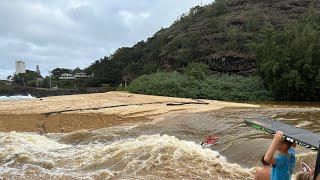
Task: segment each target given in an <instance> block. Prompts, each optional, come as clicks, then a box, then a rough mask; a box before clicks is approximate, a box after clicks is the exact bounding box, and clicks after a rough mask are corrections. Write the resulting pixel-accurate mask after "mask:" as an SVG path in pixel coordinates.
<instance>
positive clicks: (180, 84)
mask: <svg viewBox="0 0 320 180" xmlns="http://www.w3.org/2000/svg"><path fill="white" fill-rule="evenodd" d="M194 67H196V68H194ZM204 69H206V67H205V65H202V64H192V65H190V66H188V68H186V69H185V70H184V72H183V74H181V73H178V72H158V73H155V74H151V75H143V76H140V77H138V78H137V79H135V80H134V81H133V82H132V83H131V84H130V86H129V88H128V90H129V91H130V92H134V93H141V94H152V95H160V96H175V97H186V98H197V99H199V98H200V99H218V100H236V101H239V100H272V95H271V93H270V92H269V91H267V90H266V89H265V87H264V86H263V84H262V83H261V80H260V78H258V77H243V76H238V75H207V74H206V73H204V72H206V71H205V70H204Z"/></svg>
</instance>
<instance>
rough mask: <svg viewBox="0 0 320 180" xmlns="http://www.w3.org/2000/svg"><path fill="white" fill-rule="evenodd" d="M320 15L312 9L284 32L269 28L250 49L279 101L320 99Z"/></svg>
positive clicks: (266, 83) (267, 84)
mask: <svg viewBox="0 0 320 180" xmlns="http://www.w3.org/2000/svg"><path fill="white" fill-rule="evenodd" d="M319 20H320V19H319V16H317V14H316V11H315V10H314V9H313V8H310V9H309V11H308V13H306V14H305V15H304V16H303V17H302V18H301V21H299V22H295V23H289V24H287V25H286V26H285V27H284V28H283V29H282V30H276V29H275V28H274V27H273V26H272V25H270V24H269V25H266V26H265V27H264V28H263V29H262V30H261V33H260V35H259V36H257V40H256V42H255V43H253V44H251V47H252V49H253V51H254V53H255V55H256V59H257V66H258V74H259V75H260V76H261V78H262V80H263V82H264V84H265V85H266V87H268V89H270V90H271V91H272V92H273V93H274V94H275V97H276V98H277V99H279V100H313V101H314V100H320V26H319Z"/></svg>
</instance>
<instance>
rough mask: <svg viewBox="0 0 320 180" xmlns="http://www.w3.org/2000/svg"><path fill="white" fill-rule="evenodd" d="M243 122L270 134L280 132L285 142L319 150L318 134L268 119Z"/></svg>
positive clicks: (319, 137) (319, 136) (319, 135)
mask: <svg viewBox="0 0 320 180" xmlns="http://www.w3.org/2000/svg"><path fill="white" fill-rule="evenodd" d="M244 122H245V123H246V124H247V125H248V126H251V127H253V128H254V129H257V130H260V131H264V132H266V133H270V134H275V133H276V131H282V132H283V135H284V137H283V138H284V139H285V140H287V141H290V142H293V143H296V144H298V145H300V146H303V147H305V148H310V149H312V150H318V149H319V142H320V134H315V133H312V132H310V131H307V130H304V129H301V128H297V127H294V126H290V125H288V124H284V123H282V122H279V121H276V120H272V119H269V118H256V119H254V120H245V121H244Z"/></svg>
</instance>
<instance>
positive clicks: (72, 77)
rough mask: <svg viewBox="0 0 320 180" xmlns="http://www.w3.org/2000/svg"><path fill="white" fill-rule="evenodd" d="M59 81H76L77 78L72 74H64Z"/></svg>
mask: <svg viewBox="0 0 320 180" xmlns="http://www.w3.org/2000/svg"><path fill="white" fill-rule="evenodd" d="M59 79H76V78H75V77H74V75H72V74H68V73H63V74H61V76H60V77H59Z"/></svg>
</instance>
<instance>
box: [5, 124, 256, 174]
mask: <svg viewBox="0 0 320 180" xmlns="http://www.w3.org/2000/svg"><path fill="white" fill-rule="evenodd" d="M126 128H128V127H126ZM118 130H120V129H119V128H118ZM114 133H117V131H116V130H114V129H113V130H112V128H111V129H104V130H101V129H100V130H98V131H78V132H74V133H69V134H48V135H45V136H41V135H38V134H33V133H17V132H10V133H0V178H4V179H23V178H25V179H105V178H107V179H203V178H204V179H251V178H252V177H253V176H252V173H253V172H252V169H251V170H250V169H246V168H242V167H240V166H239V165H237V164H231V163H228V162H227V160H226V158H225V157H223V156H221V155H220V154H219V153H218V152H217V151H213V150H211V149H208V148H206V149H203V148H202V147H201V146H200V145H199V144H196V143H194V142H191V141H184V140H179V139H177V138H175V137H173V136H169V135H162V136H161V135H158V134H155V135H142V136H139V137H137V138H125V139H121V138H119V137H118V138H116V137H115V134H114ZM79 136H85V138H83V139H82V140H83V141H79V138H78V137H79ZM92 140H94V141H92Z"/></svg>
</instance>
